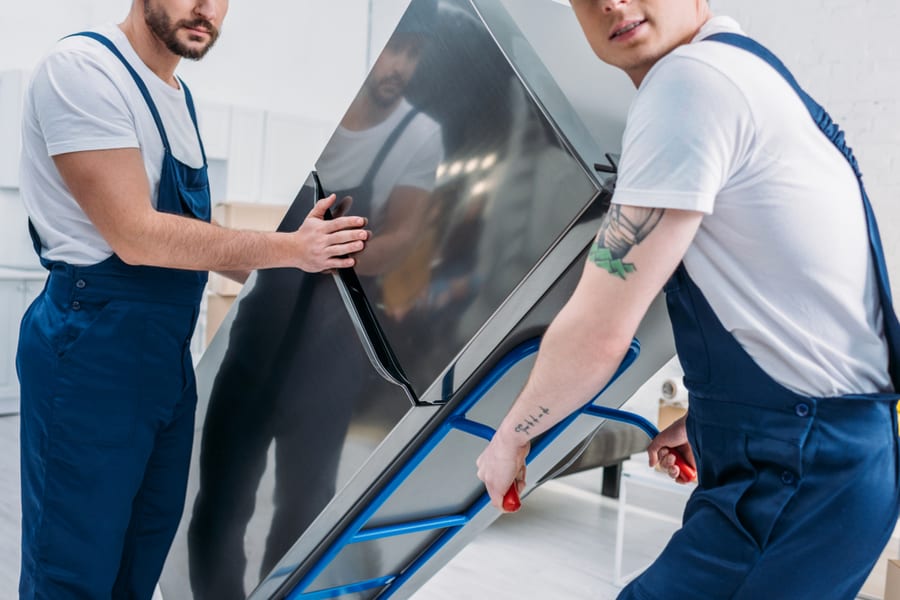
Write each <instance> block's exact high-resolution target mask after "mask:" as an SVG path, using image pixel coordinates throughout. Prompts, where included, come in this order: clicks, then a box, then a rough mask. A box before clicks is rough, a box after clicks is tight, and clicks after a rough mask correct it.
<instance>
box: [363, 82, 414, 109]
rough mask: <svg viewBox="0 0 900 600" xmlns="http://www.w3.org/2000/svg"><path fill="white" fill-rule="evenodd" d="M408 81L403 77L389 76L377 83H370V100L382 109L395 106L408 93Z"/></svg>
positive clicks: (368, 87)
mask: <svg viewBox="0 0 900 600" xmlns="http://www.w3.org/2000/svg"><path fill="white" fill-rule="evenodd" d="M407 83H408V82H407V81H406V80H404V79H403V78H401V77H396V76H387V77H384V78H382V79H379V80H377V81H369V82H368V83H367V84H366V87H367V89H368V92H369V98H371V99H372V101H373V102H374V103H375V104H376V105H377V106H381V107H388V106H391V105H392V104H394V103H395V102H396V101H397V100H398V99H399V98H400V97H401V96H403V93H404V92H405V91H406V85H407Z"/></svg>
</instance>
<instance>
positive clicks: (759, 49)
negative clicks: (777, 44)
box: [704, 33, 900, 390]
mask: <svg viewBox="0 0 900 600" xmlns="http://www.w3.org/2000/svg"><path fill="white" fill-rule="evenodd" d="M706 40H709V41H713V42H721V43H724V44H728V45H730V46H734V47H736V48H741V49H743V50H746V51H748V52H750V53H752V54H754V55H756V56H758V57H759V58H761V59H762V60H764V61H765V62H766V63H768V64H769V65H770V66H771V67H772V68H773V69H775V70H776V71H778V73H779V74H780V75H781V76H782V77H783V78H784V79H785V81H787V83H788V84H789V85H790V86H791V87H792V88H793V89H794V91H795V92H796V93H797V95H798V96H799V97H800V99H801V100H802V101H803V104H804V105H805V106H806V109H807V110H808V111H809V114H810V116H811V117H812V119H813V121H814V122H815V123H816V125H817V126H818V127H819V129H820V130H821V131H822V133H824V134H825V136H826V137H827V138H828V139H829V140H830V141H831V143H832V144H834V146H835V147H836V148H837V149H838V150H839V151H840V152H841V154H843V155H844V157H845V158H846V159H847V162H848V163H849V164H850V167H851V168H852V169H853V173H854V174H855V175H856V179H857V181H858V182H859V190H860V192H861V195H862V201H863V207H864V208H865V212H866V223H867V225H868V229H869V244H870V246H871V248H872V254H873V257H874V260H875V271H876V275H877V279H878V291H879V296H880V298H881V307H882V312H883V316H884V329H885V337H886V338H887V342H888V347H889V349H890V366H889V370H890V374H891V379H892V380H893V382H894V386H895V389H898V390H900V387H898V386H900V323H898V321H897V315H896V313H895V312H894V306H893V302H892V299H891V284H890V280H889V278H888V272H887V264H886V262H885V259H884V249H883V247H882V245H881V235H880V234H879V232H878V223H877V222H876V221H875V213H874V212H873V211H872V205H871V203H870V202H869V196H868V194H866V188H865V186H864V185H863V180H862V172H861V171H860V170H859V164H858V163H857V162H856V157H855V156H853V151H852V150H851V149H850V147H849V146H848V145H847V144H846V142H845V140H844V132H843V131H841V128H840V127H839V126H838V125H837V123H835V122H834V121H833V120H832V119H831V116H829V114H828V113H827V112H826V111H825V109H824V108H822V106H821V105H820V104H819V103H818V102H816V101H815V100H813V99H812V98H811V97H810V96H809V94H807V93H806V92H805V91H803V89H802V88H801V87H800V84H798V83H797V80H796V79H795V78H794V76H793V75H792V74H791V72H790V71H789V70H788V69H787V67H786V66H784V63H782V62H781V61H780V60H779V59H778V57H777V56H775V55H774V54H772V52H771V51H769V50H768V49H767V48H765V47H764V46H763V45H762V44H760V43H759V42H757V41H755V40H753V39H750V38H748V37H747V36H744V35H740V34H737V33H716V34H713V35H711V36H709V37H707V38H704V41H706Z"/></svg>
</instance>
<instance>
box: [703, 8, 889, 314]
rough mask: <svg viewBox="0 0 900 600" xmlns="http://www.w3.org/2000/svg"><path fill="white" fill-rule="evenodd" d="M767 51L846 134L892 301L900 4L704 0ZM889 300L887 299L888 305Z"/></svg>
mask: <svg viewBox="0 0 900 600" xmlns="http://www.w3.org/2000/svg"><path fill="white" fill-rule="evenodd" d="M712 7H713V10H714V12H716V13H717V14H722V15H729V16H732V17H735V18H736V19H738V21H740V22H741V24H742V25H743V27H744V29H745V30H746V31H747V33H748V34H749V35H751V36H752V37H755V38H756V39H757V40H758V41H759V42H761V43H762V44H764V45H766V46H768V47H769V49H770V50H772V51H773V52H774V53H775V54H777V55H778V56H779V58H781V60H782V61H783V62H784V63H785V64H786V65H787V66H788V68H789V69H791V70H792V71H793V73H794V76H795V77H796V78H797V80H798V81H799V82H800V85H801V86H803V87H804V88H805V89H806V91H807V92H808V93H809V94H810V95H811V96H812V97H813V98H815V99H816V100H817V101H818V102H819V103H820V104H822V105H823V106H824V107H825V109H826V110H828V112H829V113H830V114H831V117H832V118H833V119H834V120H835V121H836V122H838V123H839V124H840V125H841V127H842V128H843V129H844V131H845V132H846V133H847V140H848V142H849V144H850V146H851V147H852V148H853V151H854V153H855V154H856V157H857V159H858V160H859V163H860V167H861V169H862V172H863V174H864V175H865V183H866V190H867V191H868V192H869V196H870V197H871V200H872V205H873V207H874V209H875V212H876V214H877V216H878V222H879V227H880V228H881V237H882V241H883V243H884V246H885V252H886V254H887V260H888V268H889V269H890V276H891V284H892V287H893V292H894V296H895V298H897V297H898V296H900V50H898V45H897V36H898V34H900V2H898V1H897V0H790V1H784V0H762V1H757V2H747V1H746V0H712ZM896 305H897V300H895V306H896Z"/></svg>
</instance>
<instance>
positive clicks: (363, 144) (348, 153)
mask: <svg viewBox="0 0 900 600" xmlns="http://www.w3.org/2000/svg"><path fill="white" fill-rule="evenodd" d="M412 109H413V107H412V105H411V104H410V103H409V102H407V101H406V100H405V99H404V100H401V101H400V104H399V105H398V106H397V108H396V109H395V110H394V112H392V113H391V115H390V116H389V117H388V118H387V119H385V120H384V121H382V122H381V123H379V124H378V125H375V126H374V127H370V128H369V129H363V130H360V131H351V130H349V129H346V128H345V127H340V126H339V127H338V128H337V130H336V131H335V132H334V135H332V136H331V140H330V141H329V142H328V145H327V146H326V147H325V150H324V151H323V152H322V155H321V156H320V157H319V160H318V162H316V170H317V171H318V173H319V175H320V176H321V178H322V183H323V184H324V185H325V186H326V187H327V188H328V189H329V190H347V189H350V188H354V187H356V186H358V185H359V184H360V183H362V180H363V178H364V177H365V176H366V174H367V173H368V171H369V167H370V166H371V165H372V161H373V160H374V159H375V157H376V156H377V155H378V152H379V150H381V147H382V146H383V145H384V143H385V141H387V138H388V137H389V136H390V135H391V133H393V132H394V130H395V129H396V128H397V126H398V125H399V124H400V122H401V121H402V120H403V118H404V117H405V116H406V115H407V114H408V113H409V111H411V110H412ZM443 158H444V145H443V140H442V135H441V127H440V125H438V124H437V122H435V121H434V119H432V118H431V117H429V116H428V115H426V114H424V113H419V114H417V115H416V116H415V117H413V119H412V121H410V122H409V123H408V124H407V126H406V129H404V130H403V133H402V134H401V135H400V137H399V138H398V139H397V143H396V144H394V147H393V148H392V149H391V150H390V151H389V152H388V153H387V156H385V158H384V162H383V163H382V165H381V168H379V169H378V171H377V173H376V174H375V178H374V181H373V182H372V198H371V209H370V212H369V214H370V215H377V214H378V213H379V211H380V210H381V208H382V207H383V206H384V204H385V202H387V199H388V198H389V197H390V194H391V190H393V189H394V188H395V187H398V186H408V187H414V188H419V189H422V190H425V191H426V192H430V191H431V190H432V189H434V182H435V173H436V171H437V167H438V165H439V164H440V162H441V161H442V160H443Z"/></svg>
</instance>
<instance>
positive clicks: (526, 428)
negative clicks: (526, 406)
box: [516, 406, 550, 437]
mask: <svg viewBox="0 0 900 600" xmlns="http://www.w3.org/2000/svg"><path fill="white" fill-rule="evenodd" d="M549 414H550V409H549V408H547V407H545V406H538V408H537V414H534V413H530V414H529V415H528V416H527V417H525V420H524V421H522V422H521V423H519V424H518V425H516V433H524V434H525V435H527V436H528V437H531V428H532V427H534V426H535V425H537V424H538V423H540V422H541V419H543V418H544V417H545V416H547V415H549Z"/></svg>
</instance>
